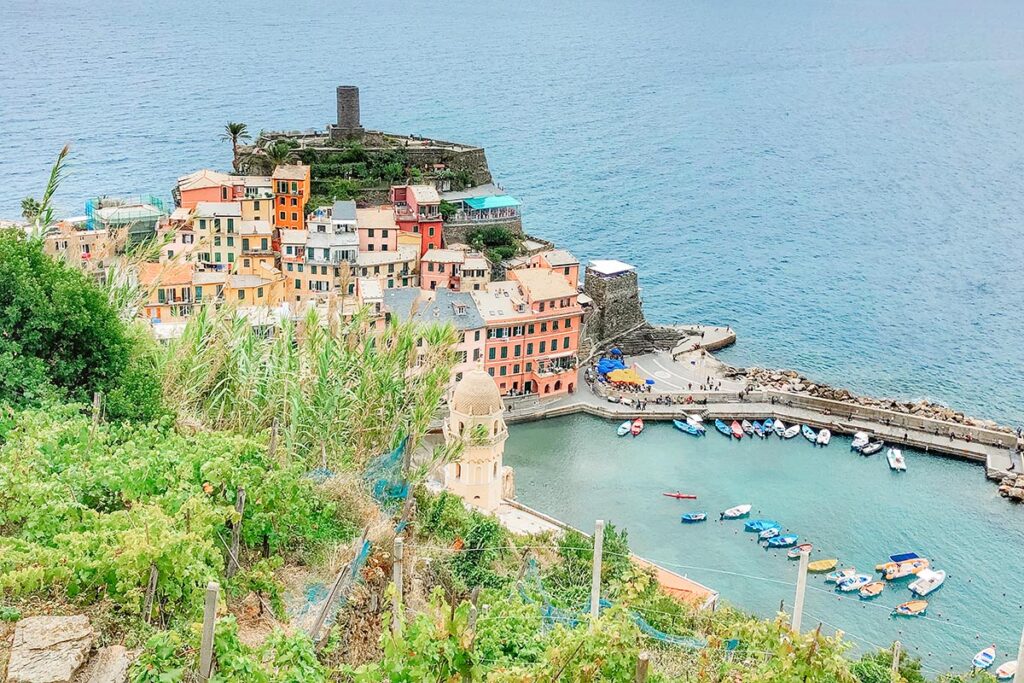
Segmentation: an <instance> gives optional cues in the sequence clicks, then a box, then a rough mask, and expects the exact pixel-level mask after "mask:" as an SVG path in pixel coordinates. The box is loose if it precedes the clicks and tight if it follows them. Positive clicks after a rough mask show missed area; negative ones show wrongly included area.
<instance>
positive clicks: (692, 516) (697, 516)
mask: <svg viewBox="0 0 1024 683" xmlns="http://www.w3.org/2000/svg"><path fill="white" fill-rule="evenodd" d="M707 518H708V513H706V512H687V513H686V514H685V515H683V516H682V517H680V518H679V521H680V522H682V523H683V524H693V523H695V522H703V521H704V520H705V519H707Z"/></svg>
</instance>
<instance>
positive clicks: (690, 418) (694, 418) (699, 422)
mask: <svg viewBox="0 0 1024 683" xmlns="http://www.w3.org/2000/svg"><path fill="white" fill-rule="evenodd" d="M686 424H688V425H690V426H691V427H693V428H694V429H696V430H697V431H698V432H700V433H701V434H703V433H704V432H706V431H707V429H706V428H705V427H704V420H703V419H702V418H701V416H700V415H687V416H686Z"/></svg>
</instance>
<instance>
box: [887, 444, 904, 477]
mask: <svg viewBox="0 0 1024 683" xmlns="http://www.w3.org/2000/svg"><path fill="white" fill-rule="evenodd" d="M885 459H886V460H888V461H889V469H891V470H895V471H897V472H906V471H907V461H906V460H904V458H903V452H902V451H901V450H900V449H898V448H890V449H889V450H887V451H886V452H885Z"/></svg>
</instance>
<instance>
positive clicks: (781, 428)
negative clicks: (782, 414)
mask: <svg viewBox="0 0 1024 683" xmlns="http://www.w3.org/2000/svg"><path fill="white" fill-rule="evenodd" d="M772 431H773V432H775V434H776V435H778V436H782V435H783V434H785V433H786V425H784V424H783V423H782V420H776V421H775V423H774V424H772Z"/></svg>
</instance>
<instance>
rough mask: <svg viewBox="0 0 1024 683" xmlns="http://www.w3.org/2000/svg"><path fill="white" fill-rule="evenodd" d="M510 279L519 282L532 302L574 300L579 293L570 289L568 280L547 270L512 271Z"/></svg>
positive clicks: (525, 269)
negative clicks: (567, 298)
mask: <svg viewBox="0 0 1024 683" xmlns="http://www.w3.org/2000/svg"><path fill="white" fill-rule="evenodd" d="M509 276H510V277H513V278H515V279H516V280H519V283H520V284H521V285H522V286H523V289H524V290H526V295H527V296H528V297H529V298H530V299H531V300H532V301H541V300H546V299H561V298H563V297H573V298H575V297H576V295H577V294H579V292H577V291H576V290H575V289H573V288H572V285H570V284H569V282H568V280H566V279H565V278H564V277H562V276H561V275H559V274H558V273H555V272H553V271H551V270H550V269H548V268H524V269H522V270H513V271H511V272H510V273H509Z"/></svg>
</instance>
